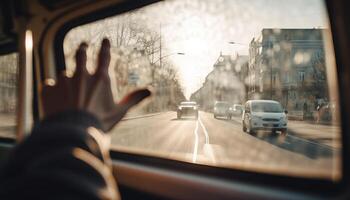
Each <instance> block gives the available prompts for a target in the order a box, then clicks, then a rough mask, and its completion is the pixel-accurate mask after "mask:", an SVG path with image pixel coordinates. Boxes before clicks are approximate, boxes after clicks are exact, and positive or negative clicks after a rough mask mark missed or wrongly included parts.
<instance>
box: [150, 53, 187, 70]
mask: <svg viewBox="0 0 350 200" xmlns="http://www.w3.org/2000/svg"><path fill="white" fill-rule="evenodd" d="M173 55H182V56H184V55H185V53H183V52H175V53H171V54H168V55H165V56H162V57H160V58H158V60H156V61H154V62H153V63H157V62H158V61H159V67H162V59H163V58H166V57H169V56H173Z"/></svg>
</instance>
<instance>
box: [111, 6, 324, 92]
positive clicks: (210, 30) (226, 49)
mask: <svg viewBox="0 0 350 200" xmlns="http://www.w3.org/2000/svg"><path fill="white" fill-rule="evenodd" d="M132 13H133V15H134V16H135V17H136V18H137V19H138V22H139V23H142V24H146V25H147V26H148V28H150V29H152V30H154V31H155V32H158V33H161V38H162V44H163V46H162V51H163V56H165V55H170V54H171V56H167V57H166V59H167V61H168V62H171V63H173V65H174V66H175V67H177V68H178V71H179V78H180V81H181V85H182V87H183V89H184V92H185V96H186V97H189V96H190V95H191V94H192V93H193V92H195V91H196V90H197V89H198V88H200V87H201V85H202V84H203V82H204V80H205V77H206V76H207V74H208V73H210V71H212V69H213V65H214V63H215V61H216V60H217V59H218V57H219V55H220V53H222V54H224V55H232V56H234V55H236V54H240V55H248V45H249V42H250V41H251V40H252V39H253V38H254V37H257V36H259V33H260V32H261V30H262V29H263V28H328V17H327V13H326V9H325V5H324V2H323V1H322V0H169V1H163V2H159V3H155V4H152V5H149V6H146V7H144V8H141V9H139V10H136V11H133V12H132ZM128 14H129V13H128ZM119 17H120V16H115V17H113V18H112V19H113V20H118V19H120V18H119ZM229 42H235V43H240V44H234V45H232V44H229ZM176 53H184V54H185V55H178V54H176ZM164 59H165V58H164Z"/></svg>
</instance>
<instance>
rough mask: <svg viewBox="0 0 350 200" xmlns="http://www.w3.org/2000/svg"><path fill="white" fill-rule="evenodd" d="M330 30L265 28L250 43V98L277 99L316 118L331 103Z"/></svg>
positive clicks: (288, 107) (304, 114) (293, 109)
mask: <svg viewBox="0 0 350 200" xmlns="http://www.w3.org/2000/svg"><path fill="white" fill-rule="evenodd" d="M327 31H328V30H326V29H263V30H262V32H261V34H260V36H258V37H256V38H253V39H252V40H251V42H250V44H249V65H248V94H247V96H248V98H249V99H273V100H277V101H279V102H281V103H282V105H283V106H284V107H285V108H286V109H288V110H289V111H292V112H294V111H295V112H300V111H301V112H302V113H303V116H304V117H307V118H308V117H309V118H312V117H313V116H312V115H313V112H314V111H315V109H316V107H317V102H319V101H321V100H322V101H327V99H328V88H327V79H326V68H325V56H324V43H323V34H325V33H326V32H327Z"/></svg>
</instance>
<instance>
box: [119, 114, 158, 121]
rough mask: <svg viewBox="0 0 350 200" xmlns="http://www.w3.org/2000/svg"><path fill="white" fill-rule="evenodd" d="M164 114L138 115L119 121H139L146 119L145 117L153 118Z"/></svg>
mask: <svg viewBox="0 0 350 200" xmlns="http://www.w3.org/2000/svg"><path fill="white" fill-rule="evenodd" d="M162 113H165V112H159V113H152V114H146V115H139V116H135V117H124V118H123V119H122V120H121V121H127V120H133V119H140V118H147V117H153V116H156V115H160V114H162Z"/></svg>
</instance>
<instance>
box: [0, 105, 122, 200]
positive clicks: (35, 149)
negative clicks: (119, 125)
mask: <svg viewBox="0 0 350 200" xmlns="http://www.w3.org/2000/svg"><path fill="white" fill-rule="evenodd" d="M99 127H100V125H99V121H98V120H97V119H96V118H95V117H94V116H92V115H89V114H87V113H83V112H77V111H75V112H66V113H61V114H59V115H56V116H52V117H50V118H48V119H46V120H44V121H43V122H42V123H40V124H39V125H38V126H37V127H35V128H34V130H33V132H32V134H31V135H30V136H29V137H28V138H27V139H26V140H25V141H24V142H23V143H21V144H19V146H18V147H17V148H16V149H15V150H14V152H13V155H12V156H11V157H10V159H9V161H8V163H7V165H6V166H5V170H3V172H4V174H3V175H2V177H1V183H2V185H3V187H5V188H6V190H7V191H8V192H10V193H12V192H14V191H18V189H19V188H22V189H24V190H25V191H27V192H28V195H29V194H30V193H33V194H34V193H36V194H37V195H38V194H40V195H45V194H43V193H46V192H49V195H53V194H55V193H57V195H59V194H60V191H65V193H64V194H65V195H67V194H68V195H80V196H87V197H88V196H89V197H92V196H93V197H95V198H101V199H102V198H103V199H106V198H107V199H115V198H118V197H117V194H118V193H117V191H116V190H117V188H116V184H115V181H114V180H113V178H112V177H113V176H112V174H111V170H110V166H109V165H108V163H110V158H109V154H108V148H109V147H108V146H107V145H108V143H109V138H108V136H106V135H104V134H103V133H101V132H99V130H98V129H99ZM42 183H45V184H42ZM46 183H47V184H46ZM28 188H31V190H28ZM43 188H45V190H42V189H43ZM6 190H3V191H6ZM35 190H40V191H41V192H38V191H35ZM11 191H12V192H11ZM68 191H70V192H69V193H67V192H68ZM46 195H47V194H46Z"/></svg>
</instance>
